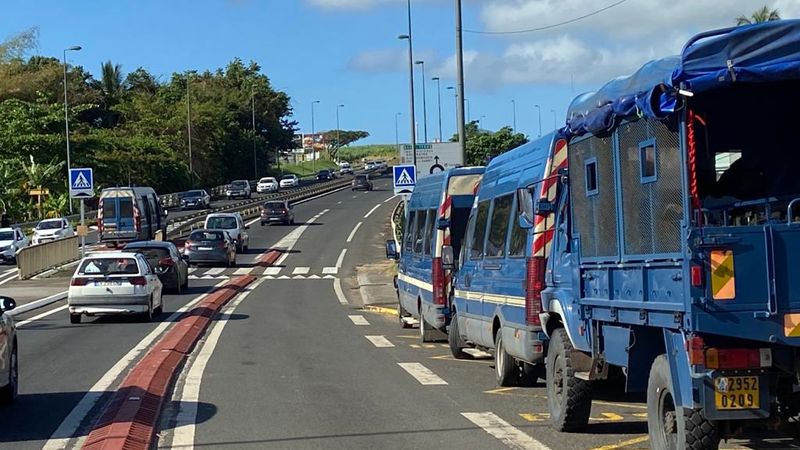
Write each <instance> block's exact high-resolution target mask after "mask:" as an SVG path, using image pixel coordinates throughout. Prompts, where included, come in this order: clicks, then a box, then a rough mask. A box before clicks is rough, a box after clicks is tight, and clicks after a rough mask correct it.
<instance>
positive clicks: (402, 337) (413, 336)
mask: <svg viewBox="0 0 800 450" xmlns="http://www.w3.org/2000/svg"><path fill="white" fill-rule="evenodd" d="M397 337H398V338H400V339H419V335H418V334H404V335H401V336H397Z"/></svg>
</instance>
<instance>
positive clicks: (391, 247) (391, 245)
mask: <svg viewBox="0 0 800 450" xmlns="http://www.w3.org/2000/svg"><path fill="white" fill-rule="evenodd" d="M386 259H390V260H392V261H397V260H398V259H400V253H398V252H397V241H395V240H394V239H392V240H389V241H386Z"/></svg>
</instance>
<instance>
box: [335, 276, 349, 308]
mask: <svg viewBox="0 0 800 450" xmlns="http://www.w3.org/2000/svg"><path fill="white" fill-rule="evenodd" d="M333 292H335V293H336V298H338V299H339V303H341V304H342V305H347V304H348V303H349V302H348V301H347V298H346V297H345V296H344V291H343V290H342V280H340V279H338V278H334V280H333Z"/></svg>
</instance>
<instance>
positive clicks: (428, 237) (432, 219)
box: [423, 209, 436, 255]
mask: <svg viewBox="0 0 800 450" xmlns="http://www.w3.org/2000/svg"><path fill="white" fill-rule="evenodd" d="M425 230H426V231H425V242H424V244H423V245H424V248H423V252H424V254H425V255H430V254H431V247H432V246H433V243H432V242H431V241H432V240H433V238H434V236H436V210H435V209H429V210H428V223H427V224H426V226H425Z"/></svg>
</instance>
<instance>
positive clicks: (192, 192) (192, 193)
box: [184, 191, 203, 198]
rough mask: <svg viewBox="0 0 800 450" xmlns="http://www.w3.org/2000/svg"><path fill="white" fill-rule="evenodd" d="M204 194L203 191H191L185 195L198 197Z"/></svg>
mask: <svg viewBox="0 0 800 450" xmlns="http://www.w3.org/2000/svg"><path fill="white" fill-rule="evenodd" d="M202 196H203V191H189V192H187V193H186V194H184V197H186V198H190V197H193V198H197V197H202Z"/></svg>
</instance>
